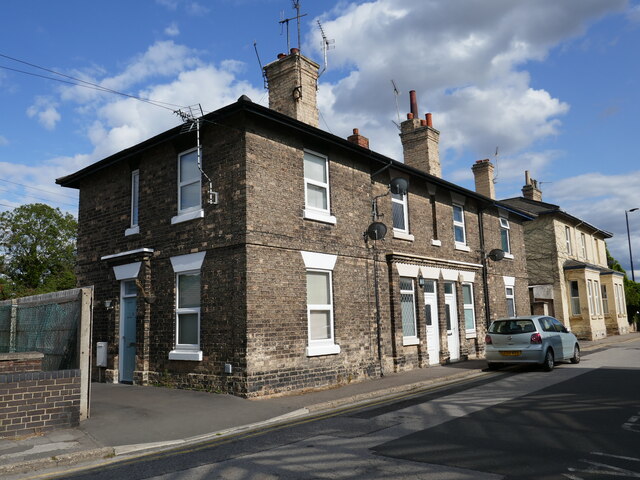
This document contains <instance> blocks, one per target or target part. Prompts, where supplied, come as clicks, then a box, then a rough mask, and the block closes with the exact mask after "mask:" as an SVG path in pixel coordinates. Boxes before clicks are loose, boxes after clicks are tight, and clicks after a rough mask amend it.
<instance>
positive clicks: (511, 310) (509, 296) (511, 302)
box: [504, 287, 516, 317]
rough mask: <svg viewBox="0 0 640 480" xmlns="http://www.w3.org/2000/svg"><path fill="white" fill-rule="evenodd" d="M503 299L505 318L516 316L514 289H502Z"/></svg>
mask: <svg viewBox="0 0 640 480" xmlns="http://www.w3.org/2000/svg"><path fill="white" fill-rule="evenodd" d="M504 293H505V297H506V300H507V316H508V317H515V316H516V295H515V289H514V287H505V288H504Z"/></svg>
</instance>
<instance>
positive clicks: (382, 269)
mask: <svg viewBox="0 0 640 480" xmlns="http://www.w3.org/2000/svg"><path fill="white" fill-rule="evenodd" d="M265 73H266V76H267V79H268V83H269V104H270V108H266V107H263V106H260V105H257V104H255V103H252V102H251V100H249V99H248V98H247V97H241V98H240V99H238V101H237V102H235V103H233V104H231V105H228V106H226V107H224V108H221V109H219V110H217V111H215V112H213V113H210V114H207V115H205V116H204V117H202V118H200V119H198V121H197V122H196V124H195V125H194V128H193V129H189V128H184V127H176V128H173V129H171V130H168V131H166V132H164V133H162V134H160V135H157V136H156V137H154V138H151V139H149V140H147V141H145V142H142V143H140V144H138V145H135V146H133V147H131V148H129V149H126V150H124V151H121V152H119V153H117V154H115V155H112V156H110V157H108V158H105V159H103V160H101V161H99V162H97V163H95V164H93V165H91V166H89V167H87V168H85V169H83V170H80V171H78V172H76V173H73V174H71V175H68V176H66V177H63V178H60V179H58V180H57V183H59V184H61V185H63V186H65V187H71V188H77V189H79V190H80V206H79V215H78V223H79V231H78V278H79V282H80V283H81V284H83V285H94V286H95V298H96V300H97V302H96V307H95V311H94V328H93V338H94V344H95V342H99V341H100V342H108V364H107V367H106V371H105V372H100V373H101V374H104V375H103V377H106V378H107V379H108V380H110V381H121V382H134V383H141V384H146V383H154V384H161V385H171V386H177V387H184V388H204V389H211V390H219V391H225V392H229V393H234V394H237V395H243V396H257V395H271V394H281V393H286V392H289V391H296V390H298V391H299V390H303V389H308V388H318V387H324V386H329V385H336V384H343V383H348V382H350V381H358V380H362V379H364V378H367V377H371V376H378V375H380V374H381V373H384V372H392V371H399V370H405V369H413V368H422V367H427V366H428V365H429V364H437V363H445V362H450V361H457V360H464V359H466V358H468V357H469V356H476V355H482V352H483V348H484V345H483V342H484V332H485V329H486V325H487V322H488V321H489V319H491V318H496V317H498V316H505V315H508V314H513V313H527V312H529V297H528V294H527V282H526V263H525V253H524V237H523V230H522V222H523V221H524V220H526V219H528V218H530V217H529V216H527V215H526V214H524V213H523V212H521V211H519V210H518V209H517V208H512V207H508V206H507V205H503V204H501V203H500V202H496V201H495V200H494V199H492V198H490V197H489V196H487V195H483V194H481V193H477V192H473V191H470V190H467V189H464V188H462V187H459V186H457V185H455V184H452V183H450V182H447V181H445V180H443V179H442V178H440V162H439V157H438V137H439V132H438V131H437V130H436V129H435V128H433V126H432V124H431V122H432V120H431V117H430V115H427V118H426V119H424V120H419V119H418V112H417V106H416V105H417V102H415V98H412V102H411V110H412V113H410V114H409V115H408V119H407V120H406V121H405V122H403V124H402V126H401V127H402V130H401V141H402V143H403V146H404V151H405V161H404V163H402V162H398V161H395V160H392V159H390V158H388V157H385V156H383V155H380V154H378V153H376V152H374V151H372V150H370V149H369V142H368V140H367V139H366V138H365V137H364V136H362V135H360V133H359V132H358V131H357V129H354V134H353V135H352V136H350V137H349V138H348V139H343V138H339V137H337V136H335V135H332V134H329V133H327V132H325V131H322V130H320V129H318V128H317V124H318V111H317V107H316V101H315V100H316V83H317V74H318V65H317V64H315V63H314V62H312V61H311V60H309V59H307V58H305V57H304V56H302V55H301V54H300V53H299V52H298V51H297V50H296V49H293V50H292V51H291V52H290V54H288V55H280V56H279V58H278V60H277V61H275V62H273V63H271V64H269V65H267V66H266V67H265ZM198 125H199V133H197V131H198V129H197V128H195V127H197V126H198ZM198 138H199V141H200V148H197V145H198V140H197V139H198ZM397 179H405V180H408V181H409V187H408V192H407V193H406V194H403V193H402V189H399V190H397V192H399V193H391V192H390V188H389V185H390V184H391V183H392V180H393V182H394V185H400V183H398V181H397ZM394 189H395V187H394ZM372 223H374V224H376V225H378V226H379V223H384V224H385V225H386V227H387V229H388V231H387V234H386V236H385V238H384V239H383V240H375V239H373V238H378V237H376V235H375V234H374V233H372V235H371V236H367V235H366V232H367V230H368V228H369V226H370V225H371V224H372ZM374 226H375V225H374ZM380 228H382V227H380ZM378 233H380V231H378ZM499 248H503V249H506V250H507V252H506V258H505V259H503V260H501V261H494V260H492V259H491V258H489V255H488V252H490V251H491V250H494V249H499ZM491 257H492V258H495V255H492V256H491ZM96 378H97V372H96Z"/></svg>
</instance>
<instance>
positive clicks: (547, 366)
mask: <svg viewBox="0 0 640 480" xmlns="http://www.w3.org/2000/svg"><path fill="white" fill-rule="evenodd" d="M554 364H555V362H554V358H553V351H552V350H551V349H549V350H547V353H546V355H545V356H544V363H543V364H542V368H544V371H545V372H550V371H551V370H553V366H554Z"/></svg>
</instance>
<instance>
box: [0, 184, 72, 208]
mask: <svg viewBox="0 0 640 480" xmlns="http://www.w3.org/2000/svg"><path fill="white" fill-rule="evenodd" d="M0 191H3V192H9V193H13V192H12V191H11V190H9V189H7V188H3V187H0ZM24 196H25V197H29V198H35V199H36V200H42V201H43V202H48V203H55V204H60V205H66V206H67V207H77V205H74V204H72V203H64V202H58V201H57V200H51V199H50V198H42V197H36V196H35V195H31V194H30V193H25V194H24Z"/></svg>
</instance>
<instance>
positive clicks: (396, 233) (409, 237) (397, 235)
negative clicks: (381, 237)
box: [393, 230, 416, 242]
mask: <svg viewBox="0 0 640 480" xmlns="http://www.w3.org/2000/svg"><path fill="white" fill-rule="evenodd" d="M393 238H397V239H399V240H406V241H408V242H413V241H414V240H415V239H416V237H414V236H413V235H411V234H410V233H405V232H399V231H397V230H394V231H393Z"/></svg>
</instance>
